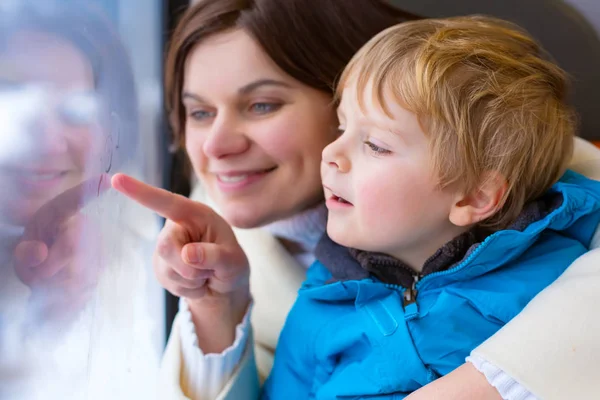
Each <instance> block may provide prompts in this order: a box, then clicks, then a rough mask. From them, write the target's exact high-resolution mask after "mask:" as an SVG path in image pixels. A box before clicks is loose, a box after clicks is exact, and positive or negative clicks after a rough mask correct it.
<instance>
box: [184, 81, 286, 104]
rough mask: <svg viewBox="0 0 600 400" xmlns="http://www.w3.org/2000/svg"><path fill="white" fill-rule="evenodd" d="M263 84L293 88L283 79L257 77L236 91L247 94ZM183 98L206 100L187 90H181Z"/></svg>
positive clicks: (198, 100) (202, 101)
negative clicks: (257, 78)
mask: <svg viewBox="0 0 600 400" xmlns="http://www.w3.org/2000/svg"><path fill="white" fill-rule="evenodd" d="M263 86H278V87H284V88H289V89H292V88H293V87H292V85H290V84H289V83H286V82H283V81H278V80H275V79H259V80H256V81H254V82H250V83H248V84H246V85H244V86H242V87H241V88H239V89H238V93H239V94H243V95H247V94H249V93H251V92H252V91H254V90H256V89H258V88H260V87H263ZM185 99H192V100H195V101H197V102H199V103H204V102H206V100H205V99H204V98H203V97H202V96H199V95H197V94H195V93H191V92H188V91H183V93H182V94H181V100H182V101H184V100H185Z"/></svg>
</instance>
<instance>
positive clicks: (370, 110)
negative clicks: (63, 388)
mask: <svg viewBox="0 0 600 400" xmlns="http://www.w3.org/2000/svg"><path fill="white" fill-rule="evenodd" d="M382 102H384V103H385V104H382ZM384 107H385V109H384ZM386 109H387V111H388V112H386ZM338 113H339V114H343V115H344V116H345V118H351V117H354V118H356V119H357V120H359V121H362V122H370V123H371V124H373V125H377V126H382V127H385V128H386V129H388V128H389V126H390V125H391V126H397V125H398V123H403V122H406V121H407V120H412V119H414V114H413V113H412V112H410V111H408V110H407V109H405V108H404V107H402V105H401V104H400V101H399V100H397V99H395V98H394V96H393V94H392V93H390V91H389V90H383V93H382V98H381V99H379V98H378V96H377V92H376V91H375V90H373V84H372V82H368V83H367V85H366V86H365V88H364V90H362V91H359V90H358V88H357V86H356V85H355V84H354V83H353V82H349V83H348V85H346V86H345V87H344V88H343V90H342V98H341V101H340V104H339V106H338Z"/></svg>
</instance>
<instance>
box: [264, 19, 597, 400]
mask: <svg viewBox="0 0 600 400" xmlns="http://www.w3.org/2000/svg"><path fill="white" fill-rule="evenodd" d="M567 86H568V85H567V80H566V77H565V74H564V72H563V71H562V70H561V69H560V68H559V67H557V66H556V65H554V64H552V63H551V62H549V61H546V60H545V59H544V58H543V56H542V50H541V49H540V48H539V46H538V45H537V44H536V43H535V42H534V41H533V40H532V39H531V38H530V37H529V36H528V35H527V34H525V33H524V32H522V31H521V30H519V29H517V28H516V27H515V26H513V25H510V24H508V23H506V22H503V21H499V20H495V19H491V18H485V17H461V18H453V19H445V20H424V21H417V22H408V23H404V24H401V25H398V26H395V27H393V28H390V29H388V30H386V31H384V32H382V33H381V34H379V35H378V36H376V37H375V38H373V39H372V40H371V41H370V42H369V43H368V44H366V45H365V47H364V48H363V49H361V51H359V53H358V54H357V55H356V56H355V57H354V59H353V60H352V61H351V62H350V64H349V65H348V67H347V68H346V70H345V71H344V73H343V75H342V77H341V80H340V84H339V88H338V94H339V95H340V96H341V103H340V105H339V109H338V115H339V120H340V130H341V135H340V137H339V138H338V139H337V140H336V141H335V142H334V143H332V144H330V145H329V146H328V147H327V148H326V149H325V150H324V151H323V165H322V177H323V187H324V190H325V196H326V202H327V207H328V209H329V218H328V222H327V235H326V236H325V237H324V238H323V240H322V241H321V243H320V245H319V248H318V249H317V258H318V260H319V261H317V262H316V263H315V264H314V265H313V266H312V267H311V268H310V270H309V271H308V276H307V280H306V282H305V283H304V285H303V287H302V289H301V290H300V293H299V297H298V299H297V301H296V303H295V305H294V307H293V308H292V311H291V312H290V314H289V316H288V319H287V321H286V325H285V327H284V329H283V331H282V333H281V336H280V339H279V343H278V347H277V352H276V356H275V364H274V367H273V370H272V373H271V376H270V377H269V379H268V380H267V383H266V384H265V389H264V397H265V398H273V399H275V398H276V399H307V398H316V399H333V398H348V399H350V398H352V399H354V398H364V397H369V398H371V397H370V396H375V397H378V398H394V399H401V398H404V397H405V396H407V395H408V394H410V393H411V392H412V391H414V390H416V389H418V388H420V387H421V386H423V385H426V384H427V383H429V382H431V381H433V380H435V379H437V378H439V377H440V376H443V375H444V374H447V373H449V372H450V371H452V370H453V369H455V368H456V367H458V366H459V365H461V364H462V363H464V362H465V358H466V357H467V356H468V355H469V353H470V351H471V350H472V349H473V348H475V347H476V346H477V345H479V344H480V343H482V342H483V341H484V340H485V339H486V338H488V337H490V336H491V335H493V334H494V333H495V332H496V331H497V330H499V329H500V328H501V327H502V326H503V325H504V324H506V323H507V322H508V321H509V320H510V319H511V318H513V317H514V316H515V315H517V314H518V313H519V312H520V311H521V310H522V309H523V308H524V307H525V305H526V304H527V303H528V302H529V301H530V300H531V299H532V298H533V297H534V296H535V295H536V294H537V293H539V292H540V291H541V290H542V289H543V288H545V287H546V286H548V285H549V284H550V283H551V282H553V281H554V280H555V279H556V278H557V277H558V276H559V275H560V274H561V273H562V272H563V271H564V270H565V269H566V268H567V267H568V266H569V265H570V264H571V262H573V261H574V260H575V259H576V258H577V257H579V256H580V255H581V254H583V253H585V252H586V251H587V250H588V246H589V242H590V240H591V238H592V235H593V233H594V231H595V229H596V227H597V225H598V223H599V221H600V182H595V181H591V180H588V179H586V178H584V177H582V176H580V175H577V174H575V173H573V172H570V171H567V172H566V173H565V165H566V163H567V161H568V160H569V158H570V156H571V152H572V144H573V136H574V130H575V117H574V113H573V111H572V110H571V108H570V107H569V106H568V105H567V104H566V100H565V98H566V95H567V93H566V92H567ZM561 176H562V177H561ZM559 179H560V180H559ZM334 242H335V243H334ZM336 243H337V244H336ZM548 334H549V335H551V334H552V333H551V332H548ZM524 362H527V361H526V360H524ZM363 396H364V397H363Z"/></svg>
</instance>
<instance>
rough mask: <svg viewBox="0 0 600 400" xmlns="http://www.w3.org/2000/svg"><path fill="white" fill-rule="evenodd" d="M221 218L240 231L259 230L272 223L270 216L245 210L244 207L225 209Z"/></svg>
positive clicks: (228, 207)
mask: <svg viewBox="0 0 600 400" xmlns="http://www.w3.org/2000/svg"><path fill="white" fill-rule="evenodd" d="M221 216H222V217H223V218H224V219H225V221H227V223H228V224H229V225H231V226H233V227H235V228H238V229H252V228H258V227H260V226H263V225H265V224H268V223H269V222H270V221H269V219H268V216H263V215H261V213H259V212H256V210H252V209H248V210H245V209H243V207H240V206H238V207H235V206H233V205H232V206H226V207H224V208H223V209H222V210H221ZM265 221H266V222H265Z"/></svg>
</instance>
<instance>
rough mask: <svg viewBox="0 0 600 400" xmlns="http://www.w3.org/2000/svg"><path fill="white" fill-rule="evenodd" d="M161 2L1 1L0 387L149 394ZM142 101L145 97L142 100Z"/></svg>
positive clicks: (14, 395)
mask: <svg viewBox="0 0 600 400" xmlns="http://www.w3.org/2000/svg"><path fill="white" fill-rule="evenodd" d="M159 10H160V2H159V1H158V0H138V1H135V0H121V1H116V0H95V1H91V0H90V1H82V0H80V1H75V0H72V1H70V0H37V1H33V0H15V1H12V0H1V1H0V236H1V237H0V259H1V260H2V262H1V264H0V399H15V400H19V399H109V398H110V399H120V398H151V397H152V394H153V393H154V392H155V390H154V387H153V386H152V384H153V382H155V381H156V374H157V366H158V361H159V358H160V352H161V347H162V343H163V338H162V337H161V334H162V332H163V327H162V325H161V324H162V320H163V315H164V313H163V310H162V309H161V304H162V301H161V300H162V298H161V291H160V289H159V288H158V287H157V285H156V283H155V282H154V280H153V277H152V272H151V265H150V259H151V251H152V248H153V242H154V240H155V237H156V234H157V231H158V226H159V221H158V220H157V219H156V217H155V216H154V215H152V214H149V213H148V212H146V211H144V210H142V209H140V208H139V207H137V206H135V205H134V204H133V203H132V202H131V201H128V200H126V199H125V198H123V197H122V196H121V195H119V194H118V193H116V192H115V191H114V190H112V189H110V185H109V181H110V176H111V175H112V174H114V173H115V172H126V173H128V174H131V175H133V176H137V177H139V178H140V179H143V180H145V181H148V182H150V183H153V184H159V183H160V182H159V181H158V177H160V168H161V163H160V159H159V157H158V154H160V152H159V151H158V146H157V143H158V138H159V134H158V131H157V129H158V127H159V126H160V125H159V124H158V123H157V121H158V115H159V110H160V101H159V99H160V93H159V92H160V90H159V88H160V83H159V71H160V61H161V60H160V26H161V24H160V16H159V12H160V11H159ZM140 99H143V101H142V100H140Z"/></svg>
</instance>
